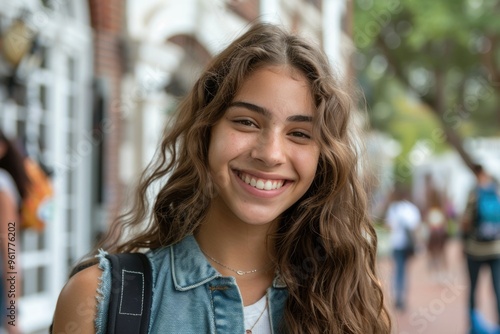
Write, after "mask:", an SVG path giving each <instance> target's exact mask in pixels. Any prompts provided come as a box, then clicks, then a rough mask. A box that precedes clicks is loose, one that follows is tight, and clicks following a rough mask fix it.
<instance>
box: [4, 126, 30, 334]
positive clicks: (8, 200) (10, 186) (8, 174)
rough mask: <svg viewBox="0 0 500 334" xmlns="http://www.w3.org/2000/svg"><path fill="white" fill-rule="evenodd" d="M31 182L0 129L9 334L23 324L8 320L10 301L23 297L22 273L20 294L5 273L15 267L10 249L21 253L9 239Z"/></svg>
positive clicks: (5, 283) (5, 321)
mask: <svg viewBox="0 0 500 334" xmlns="http://www.w3.org/2000/svg"><path fill="white" fill-rule="evenodd" d="M29 184H30V181H29V178H28V175H27V174H26V170H25V168H24V158H23V156H22V155H21V153H20V152H19V151H18V150H17V148H16V146H15V145H14V143H12V142H11V141H10V140H9V139H8V138H7V137H5V135H4V134H3V132H2V131H0V247H1V250H0V254H1V257H0V273H1V275H0V293H1V295H0V307H1V311H0V315H2V318H1V319H2V321H1V322H0V331H1V328H4V329H5V330H6V331H7V333H9V334H13V333H20V331H19V326H18V325H19V324H16V325H17V326H12V325H9V324H8V321H9V320H10V318H8V317H7V312H6V310H7V306H8V305H10V302H11V301H16V299H17V297H19V293H20V286H21V285H20V280H21V277H20V274H17V276H16V282H15V284H16V292H17V295H16V296H14V295H13V294H12V293H8V291H7V290H9V289H7V284H8V282H7V281H6V280H7V277H6V276H5V275H6V274H5V273H7V272H12V271H13V270H12V269H11V268H10V267H9V257H8V249H9V248H11V249H12V248H13V247H12V246H14V248H17V249H16V251H17V252H18V253H17V254H19V246H18V245H17V243H14V242H11V241H10V240H9V233H10V235H11V236H12V232H18V229H19V224H20V223H21V222H20V217H19V212H20V205H21V203H22V199H23V198H24V197H25V196H26V194H27V191H28V186H29ZM16 240H19V237H17V239H16ZM15 266H16V268H17V269H18V270H17V271H16V272H19V269H20V267H19V261H17V260H16V264H15Z"/></svg>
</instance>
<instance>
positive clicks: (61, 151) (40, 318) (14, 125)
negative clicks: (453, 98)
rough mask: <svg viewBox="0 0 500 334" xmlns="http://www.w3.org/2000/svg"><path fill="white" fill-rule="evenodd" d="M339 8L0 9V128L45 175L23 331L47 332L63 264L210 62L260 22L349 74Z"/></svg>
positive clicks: (101, 222) (297, 0) (116, 3)
mask: <svg viewBox="0 0 500 334" xmlns="http://www.w3.org/2000/svg"><path fill="white" fill-rule="evenodd" d="M348 3H349V1H347V0H345V1H339V0H290V1H288V0H287V1H284V0H260V1H259V0H187V1H174V0H129V1H122V0H107V1H99V0H22V1H17V0H16V1H15V0H0V36H1V37H0V128H1V129H2V130H3V131H4V132H5V133H6V134H7V135H8V136H10V137H15V138H17V139H19V140H20V141H21V142H22V143H23V146H24V147H25V149H26V151H27V153H28V154H29V155H30V156H31V157H33V158H34V159H35V160H37V161H38V162H39V163H40V164H41V165H42V166H44V167H45V169H46V170H48V171H49V172H50V175H51V178H52V181H53V184H54V188H55V195H54V199H53V210H52V214H51V219H50V221H49V222H48V223H47V225H46V228H45V230H44V231H43V232H42V233H35V232H32V231H24V232H23V233H22V236H21V239H20V242H21V247H22V251H21V254H20V257H21V263H22V271H23V273H24V281H23V297H22V299H21V305H20V306H21V318H20V319H19V320H20V322H21V326H22V328H23V331H24V332H26V333H35V332H37V331H43V330H45V329H46V328H47V327H48V325H49V324H50V322H51V319H52V315H53V310H54V307H55V303H56V300H57V296H58V294H59V292H60V289H61V288H62V286H63V285H64V283H65V281H66V279H67V275H68V272H69V270H70V268H71V266H72V265H73V264H74V263H75V261H77V260H78V259H79V258H80V257H82V256H83V255H84V254H85V253H87V252H88V251H89V250H90V249H91V248H92V245H93V244H94V242H95V240H96V238H97V236H98V235H99V233H101V232H103V231H104V230H105V229H106V228H107V227H108V226H109V223H110V222H111V221H112V220H113V218H114V217H115V216H116V215H117V214H118V213H119V212H120V210H121V209H123V207H124V206H126V202H127V200H128V198H129V196H127V192H128V191H130V190H131V189H132V188H133V186H134V182H133V180H135V179H136V178H137V176H138V175H139V174H140V172H141V171H142V169H143V168H144V166H145V165H146V164H147V163H148V162H149V161H150V159H151V157H152V156H153V154H154V152H155V149H156V147H157V145H158V140H159V136H160V133H161V130H162V128H163V124H164V123H165V122H166V121H167V120H168V118H169V116H170V112H171V111H172V110H173V109H175V106H176V103H177V102H178V100H179V97H180V96H182V95H183V94H184V93H186V92H187V91H188V90H189V88H190V86H191V85H192V84H193V81H194V79H195V78H196V76H197V74H198V73H200V71H201V70H202V68H203V66H204V65H205V64H206V63H207V62H208V60H209V59H210V58H211V57H212V56H213V55H214V54H216V53H217V52H218V51H220V50H221V49H222V48H223V47H224V46H226V45H227V43H229V42H230V41H231V40H232V39H234V38H235V37H236V36H238V35H239V34H241V33H243V32H244V31H245V29H247V28H248V24H249V22H253V21H256V20H265V21H271V22H276V23H281V24H284V25H285V26H288V27H291V28H292V29H294V30H296V31H299V32H300V33H301V34H304V35H306V36H308V37H310V38H311V39H313V40H315V41H316V42H318V43H320V44H321V45H322V46H323V47H324V49H325V51H326V52H327V54H328V55H329V57H330V59H331V61H332V64H333V65H334V67H335V68H336V69H337V72H338V73H339V74H341V75H344V74H345V73H346V72H347V71H348V66H347V59H348V58H349V57H348V55H349V53H350V52H352V47H351V45H352V43H351V42H350V40H349V38H348V37H347V36H346V35H348V32H349V29H350V28H349V25H350V19H349V6H348Z"/></svg>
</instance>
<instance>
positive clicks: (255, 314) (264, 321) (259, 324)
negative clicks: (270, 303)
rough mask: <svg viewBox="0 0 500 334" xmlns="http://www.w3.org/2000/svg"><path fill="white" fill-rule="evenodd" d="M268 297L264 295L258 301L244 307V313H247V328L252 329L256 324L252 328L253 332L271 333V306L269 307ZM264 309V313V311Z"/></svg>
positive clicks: (256, 333) (255, 333) (257, 333)
mask: <svg viewBox="0 0 500 334" xmlns="http://www.w3.org/2000/svg"><path fill="white" fill-rule="evenodd" d="M266 299H267V296H264V297H262V298H261V299H259V300H258V301H257V302H256V303H254V304H252V305H248V306H245V307H244V308H243V313H244V315H245V330H247V329H250V328H251V327H252V326H254V324H255V326H254V327H253V329H252V333H253V334H271V323H270V322H269V307H267V303H266ZM264 308H265V310H264ZM263 310H264V313H263V312H262V311H263ZM261 314H262V316H261ZM259 317H260V319H259ZM257 319H258V320H257Z"/></svg>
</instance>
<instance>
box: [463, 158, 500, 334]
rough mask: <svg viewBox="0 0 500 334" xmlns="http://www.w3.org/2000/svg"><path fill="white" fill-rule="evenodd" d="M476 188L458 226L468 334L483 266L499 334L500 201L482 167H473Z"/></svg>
mask: <svg viewBox="0 0 500 334" xmlns="http://www.w3.org/2000/svg"><path fill="white" fill-rule="evenodd" d="M474 173H475V176H476V178H477V185H476V187H475V188H474V189H473V191H471V193H470V194H469V199H468V202H467V207H466V209H465V213H464V216H463V218H462V222H461V231H462V235H463V239H464V251H465V254H466V258H467V268H468V271H469V279H470V281H469V282H470V289H469V314H470V316H471V319H470V320H471V321H470V323H471V333H476V331H474V328H473V325H474V323H475V322H474V319H475V318H476V313H477V309H476V307H477V304H476V296H475V294H476V288H477V282H478V276H479V271H480V269H481V267H483V266H489V267H490V269H491V278H492V282H493V289H494V292H495V296H496V305H497V311H498V317H497V322H498V323H497V325H498V329H497V331H498V332H499V333H500V197H499V188H498V184H497V183H496V182H495V181H494V180H493V178H492V177H491V176H490V175H489V174H488V173H486V172H485V171H484V169H483V167H482V166H481V165H476V166H475V167H474Z"/></svg>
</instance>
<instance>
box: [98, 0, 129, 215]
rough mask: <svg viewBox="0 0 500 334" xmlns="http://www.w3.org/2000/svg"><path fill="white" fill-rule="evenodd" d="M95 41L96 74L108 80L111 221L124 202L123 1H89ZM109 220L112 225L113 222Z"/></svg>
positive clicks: (108, 208)
mask: <svg viewBox="0 0 500 334" xmlns="http://www.w3.org/2000/svg"><path fill="white" fill-rule="evenodd" d="M89 7H90V15H91V24H92V28H93V38H94V75H95V77H97V78H101V79H104V81H105V82H106V84H107V88H108V93H109V96H108V103H107V110H106V111H105V115H104V121H103V126H102V127H103V129H104V132H105V135H106V137H105V142H104V161H103V163H104V185H103V187H104V194H105V196H104V202H105V203H104V204H105V206H106V207H105V208H106V212H107V213H108V217H109V221H111V220H112V219H114V218H115V217H116V214H117V213H118V210H119V209H120V203H121V202H122V198H121V194H122V191H121V190H122V185H121V184H120V180H119V176H118V175H119V149H120V143H121V130H122V124H121V122H122V110H121V103H120V100H121V81H122V74H123V68H124V64H123V56H122V54H123V50H122V42H121V41H122V32H123V30H124V24H125V21H124V10H125V4H124V1H123V0H105V1H103V0H89ZM109 221H108V222H109Z"/></svg>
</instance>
